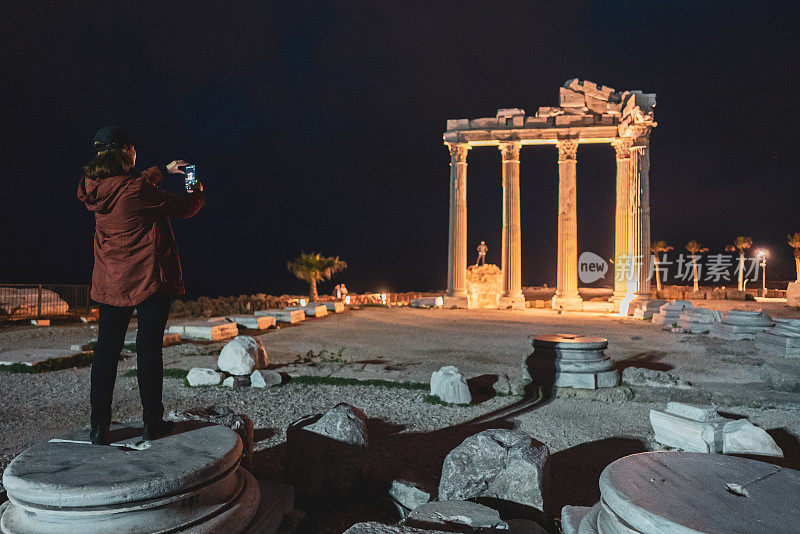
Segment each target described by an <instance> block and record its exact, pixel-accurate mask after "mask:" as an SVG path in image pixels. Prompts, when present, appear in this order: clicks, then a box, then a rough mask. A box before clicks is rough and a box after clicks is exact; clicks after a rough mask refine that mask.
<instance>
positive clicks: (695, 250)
mask: <svg viewBox="0 0 800 534" xmlns="http://www.w3.org/2000/svg"><path fill="white" fill-rule="evenodd" d="M686 250H688V251H689V252H691V253H692V270H693V271H694V290H695V291H700V284H699V282H698V280H697V257H698V254H701V253H703V252H708V249H707V248H703V245H701V244H700V243H699V242H698V241H694V240H692V241H689V242H688V243H686Z"/></svg>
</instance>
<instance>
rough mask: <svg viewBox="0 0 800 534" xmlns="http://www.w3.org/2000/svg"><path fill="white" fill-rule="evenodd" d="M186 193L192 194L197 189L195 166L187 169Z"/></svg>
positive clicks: (188, 166) (189, 166)
mask: <svg viewBox="0 0 800 534" xmlns="http://www.w3.org/2000/svg"><path fill="white" fill-rule="evenodd" d="M185 172H186V192H187V193H191V192H192V191H194V188H195V187H197V178H196V177H195V174H194V165H187V166H186V169H185Z"/></svg>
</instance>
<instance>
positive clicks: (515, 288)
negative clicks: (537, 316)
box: [498, 141, 525, 309]
mask: <svg viewBox="0 0 800 534" xmlns="http://www.w3.org/2000/svg"><path fill="white" fill-rule="evenodd" d="M521 145H522V144H521V143H520V142H519V141H503V142H501V143H500V145H499V146H498V148H499V149H500V154H501V155H502V159H503V258H502V269H503V294H502V295H501V296H500V300H499V304H498V306H499V307H500V308H513V309H524V308H525V297H524V296H523V295H522V238H521V231H520V200H519V149H520V146H521Z"/></svg>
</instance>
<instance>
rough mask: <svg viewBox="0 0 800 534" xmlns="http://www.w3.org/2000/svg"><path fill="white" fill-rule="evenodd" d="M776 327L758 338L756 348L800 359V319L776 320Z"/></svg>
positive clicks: (768, 329)
mask: <svg viewBox="0 0 800 534" xmlns="http://www.w3.org/2000/svg"><path fill="white" fill-rule="evenodd" d="M775 322H776V324H775V326H773V327H772V328H767V330H766V331H765V332H763V333H761V334H758V335H757V336H756V348H757V349H759V350H765V351H769V352H774V353H777V354H781V355H783V356H786V357H787V358H800V319H775Z"/></svg>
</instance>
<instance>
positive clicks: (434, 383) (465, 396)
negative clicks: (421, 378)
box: [431, 365, 472, 404]
mask: <svg viewBox="0 0 800 534" xmlns="http://www.w3.org/2000/svg"><path fill="white" fill-rule="evenodd" d="M431 395H435V396H437V397H439V398H440V399H441V400H442V402H446V403H448V404H469V403H471V402H472V394H471V393H470V392H469V386H467V380H466V378H464V375H463V374H461V371H459V370H458V368H457V367H454V366H452V365H446V366H444V367H442V368H441V369H439V370H438V371H435V372H434V373H433V374H431Z"/></svg>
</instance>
